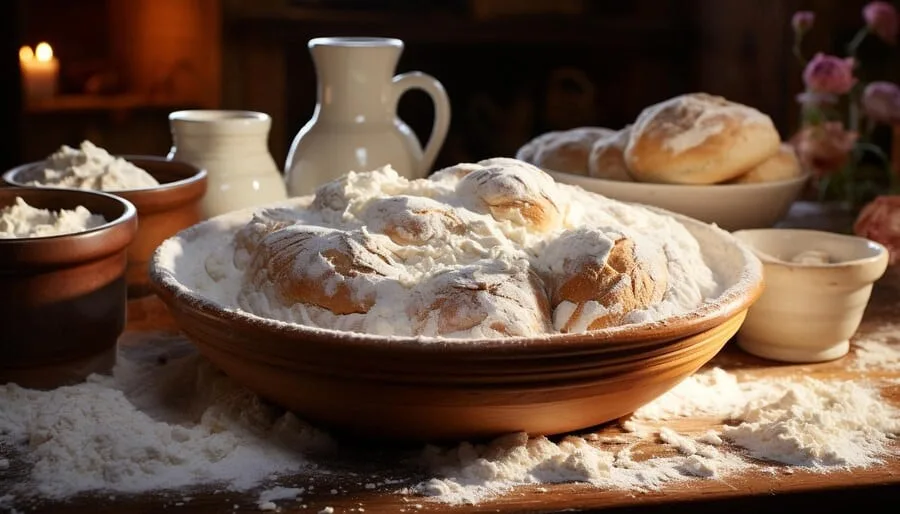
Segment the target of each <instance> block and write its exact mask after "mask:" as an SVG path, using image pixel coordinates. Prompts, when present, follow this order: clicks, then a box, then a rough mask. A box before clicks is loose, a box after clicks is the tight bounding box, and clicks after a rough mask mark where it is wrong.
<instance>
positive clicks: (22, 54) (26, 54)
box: [19, 45, 34, 61]
mask: <svg viewBox="0 0 900 514" xmlns="http://www.w3.org/2000/svg"><path fill="white" fill-rule="evenodd" d="M32 59H34V52H33V51H32V50H31V47H30V46H28V45H25V46H23V47H22V48H19V61H30V60H32Z"/></svg>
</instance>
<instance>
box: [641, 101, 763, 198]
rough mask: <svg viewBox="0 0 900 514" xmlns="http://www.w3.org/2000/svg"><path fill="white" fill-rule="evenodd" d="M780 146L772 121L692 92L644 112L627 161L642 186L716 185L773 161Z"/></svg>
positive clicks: (725, 102)
mask: <svg viewBox="0 0 900 514" xmlns="http://www.w3.org/2000/svg"><path fill="white" fill-rule="evenodd" d="M780 144H781V137H780V136H779V134H778V131H777V130H776V129H775V125H774V124H773V123H772V119H771V118H770V117H769V116H767V115H765V114H763V113H761V112H759V111H758V110H756V109H754V108H752V107H748V106H746V105H741V104H738V103H735V102H731V101H728V100H726V99H724V98H722V97H720V96H714V95H709V94H706V93H691V94H685V95H680V96H677V97H674V98H671V99H669V100H666V101H664V102H661V103H658V104H655V105H652V106H650V107H647V108H646V109H644V110H643V111H642V112H641V114H640V115H639V116H638V119H637V121H635V123H634V126H633V127H632V134H631V138H630V140H629V142H628V146H627V147H626V149H625V162H626V164H627V165H628V169H629V170H630V171H631V174H632V175H633V176H634V177H635V178H636V179H637V180H639V181H641V182H655V183H666V184H715V183H719V182H725V181H727V180H731V179H733V178H735V177H737V176H739V175H741V174H742V173H744V172H745V171H746V170H748V169H750V168H752V167H754V166H756V165H758V164H760V163H762V162H763V161H765V160H766V159H768V158H769V157H772V156H773V155H775V154H776V153H777V152H778V148H779V145H780Z"/></svg>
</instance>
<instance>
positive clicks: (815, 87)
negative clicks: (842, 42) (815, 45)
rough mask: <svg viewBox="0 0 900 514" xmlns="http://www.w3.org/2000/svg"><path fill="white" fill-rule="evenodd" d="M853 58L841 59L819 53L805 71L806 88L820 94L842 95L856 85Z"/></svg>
mask: <svg viewBox="0 0 900 514" xmlns="http://www.w3.org/2000/svg"><path fill="white" fill-rule="evenodd" d="M853 66H854V61H853V58H852V57H847V58H845V59H841V58H840V57H835V56H833V55H825V54H823V53H821V52H820V53H817V54H816V56H815V57H813V58H812V60H811V61H809V63H808V64H807V65H806V69H805V70H803V82H804V83H806V88H807V89H809V90H812V91H815V92H818V93H832V94H835V95H842V94H844V93H847V92H848V91H850V89H851V88H853V85H854V84H856V78H854V77H853Z"/></svg>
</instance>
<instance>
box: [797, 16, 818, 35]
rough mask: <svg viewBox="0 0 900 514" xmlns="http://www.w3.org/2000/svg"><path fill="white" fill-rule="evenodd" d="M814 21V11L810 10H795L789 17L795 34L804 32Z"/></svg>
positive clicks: (807, 30)
mask: <svg viewBox="0 0 900 514" xmlns="http://www.w3.org/2000/svg"><path fill="white" fill-rule="evenodd" d="M815 22H816V13H814V12H812V11H797V12H795V13H794V16H793V18H791V26H792V27H794V32H796V33H797V34H805V33H807V32H809V29H811V28H812V27H813V24H814V23H815Z"/></svg>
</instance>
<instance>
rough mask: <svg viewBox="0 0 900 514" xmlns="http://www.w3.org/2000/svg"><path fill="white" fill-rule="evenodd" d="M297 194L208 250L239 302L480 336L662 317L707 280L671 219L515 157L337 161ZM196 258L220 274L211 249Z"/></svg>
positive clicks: (688, 301) (285, 315)
mask: <svg viewBox="0 0 900 514" xmlns="http://www.w3.org/2000/svg"><path fill="white" fill-rule="evenodd" d="M305 205H308V207H297V208H284V207H282V208H269V209H261V210H259V211H257V212H256V213H255V214H254V216H253V217H252V219H251V220H250V221H249V222H248V223H246V224H245V225H244V226H242V227H241V228H240V229H239V230H237V231H236V233H235V235H234V238H233V243H232V244H233V248H231V249H230V250H229V249H222V250H221V251H231V252H232V253H231V256H230V257H229V258H228V259H227V260H228V261H230V262H231V264H233V267H234V269H235V270H236V271H235V273H236V274H237V275H239V277H240V278H239V280H240V281H241V287H240V288H239V291H238V292H237V293H236V295H237V296H236V298H235V299H234V301H235V303H236V304H237V305H238V306H239V307H240V308H241V309H243V310H245V311H248V312H251V313H254V314H257V315H259V316H263V317H267V318H273V319H278V320H282V321H287V322H291V323H298V324H304V325H310V326H314V327H321V328H330V329H336V330H350V331H357V332H365V333H371V334H378V335H388V336H422V337H434V338H445V339H454V340H456V339H485V338H489V339H495V338H508V337H534V336H541V335H544V334H550V333H559V332H583V331H588V330H599V329H604V328H608V327H614V326H619V325H625V324H629V323H640V322H646V321H652V320H655V319H661V318H663V317H667V316H671V315H674V314H678V313H682V312H685V311H687V310H690V309H693V308H696V307H697V306H699V305H700V304H701V303H703V301H705V299H706V298H709V297H711V296H713V295H715V294H717V292H718V289H719V285H718V284H717V283H716V280H715V277H714V276H713V273H712V271H711V270H710V268H709V267H708V266H707V265H706V263H705V261H704V260H703V256H702V252H701V251H700V248H699V244H698V243H697V241H696V240H695V239H694V238H693V237H692V236H691V235H690V233H689V232H688V231H687V229H685V228H684V226H682V225H681V224H680V223H678V222H677V221H676V220H675V219H673V218H671V217H669V216H666V215H663V214H659V213H655V212H652V211H649V210H647V209H644V208H642V207H638V206H631V205H627V204H622V203H619V202H615V201H612V200H609V199H606V198H604V197H602V196H599V195H596V194H593V193H588V192H586V191H584V190H581V189H579V188H575V187H572V186H567V185H564V184H558V183H556V182H555V181H554V180H553V179H552V178H551V177H550V176H549V175H547V174H546V173H544V172H543V171H541V170H540V169H539V168H537V167H535V166H532V165H530V164H527V163H524V162H522V161H518V160H515V159H508V158H495V159H488V160H485V161H481V162H479V163H463V164H459V165H456V166H452V167H449V168H446V169H444V170H440V171H438V172H436V173H434V174H433V175H432V176H431V177H429V178H427V179H417V180H408V179H406V178H403V177H401V176H399V175H398V174H397V173H396V171H394V170H393V169H391V168H390V167H385V168H382V169H379V170H375V171H371V172H364V173H355V172H351V173H349V174H347V175H345V176H344V177H342V178H340V179H338V180H335V181H333V182H329V183H327V184H324V185H322V186H321V187H319V188H318V190H317V191H316V193H315V197H314V198H312V199H311V200H310V202H309V203H308V204H305ZM210 262H211V261H210ZM207 269H208V270H213V271H215V272H213V271H210V272H209V274H210V277H212V278H213V280H227V277H228V276H229V274H228V272H227V270H225V271H222V270H224V269H225V267H224V266H223V265H222V264H221V259H219V260H217V261H215V263H213V264H208V266H207ZM214 275H215V276H214Z"/></svg>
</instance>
